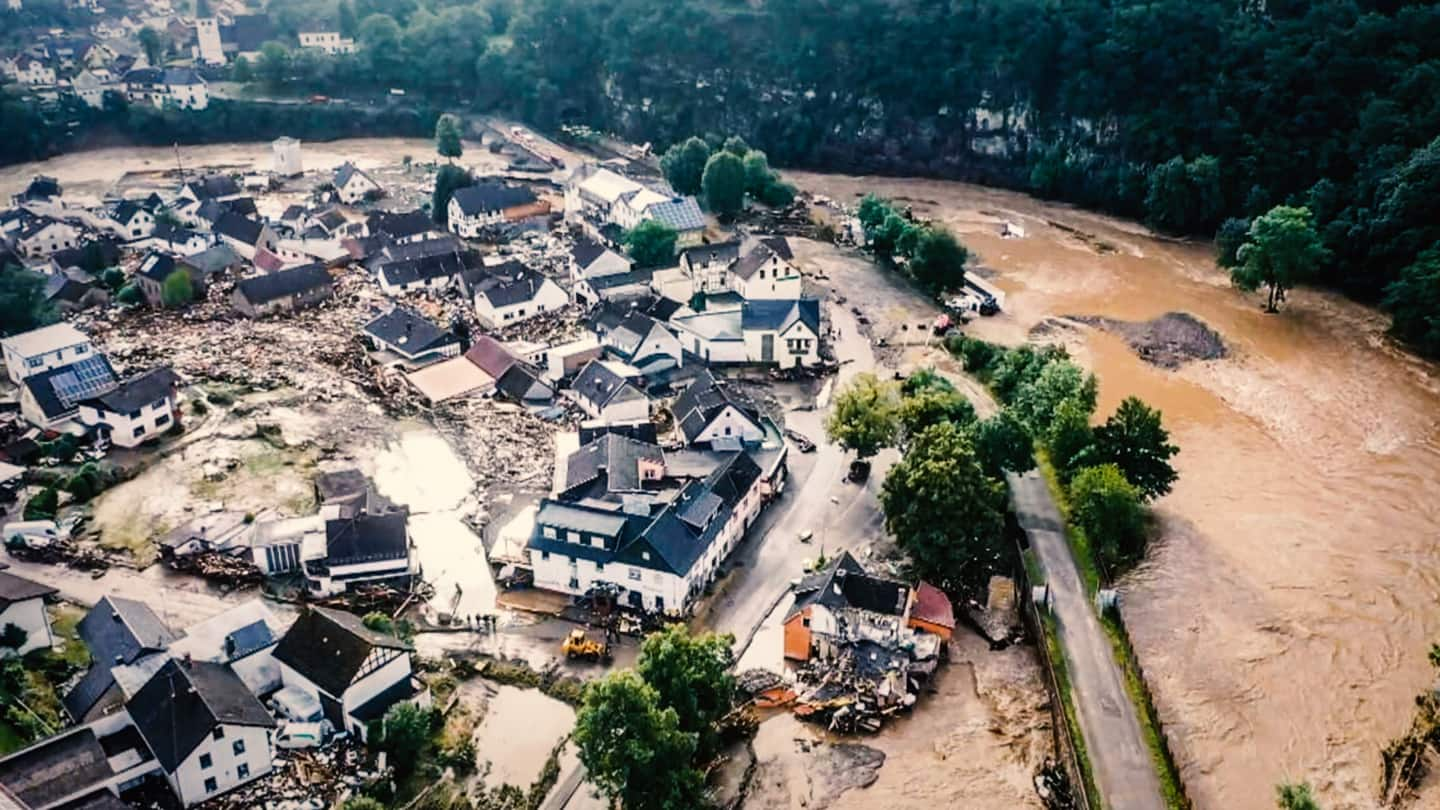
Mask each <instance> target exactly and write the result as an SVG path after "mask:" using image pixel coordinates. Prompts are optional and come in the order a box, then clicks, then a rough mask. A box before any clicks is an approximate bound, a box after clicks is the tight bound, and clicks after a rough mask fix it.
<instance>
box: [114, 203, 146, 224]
mask: <svg viewBox="0 0 1440 810" xmlns="http://www.w3.org/2000/svg"><path fill="white" fill-rule="evenodd" d="M144 213H149V212H148V211H146V210H145V209H144V207H142V206H141V205H140V203H138V202H136V201H135V200H121V201H120V202H118V203H116V204H115V207H114V208H111V209H110V218H111V219H113V220H115V221H116V222H118V223H120V224H121V225H128V224H130V220H132V219H134V218H135V216H136V215H137V214H144Z"/></svg>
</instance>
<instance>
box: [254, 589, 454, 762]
mask: <svg viewBox="0 0 1440 810" xmlns="http://www.w3.org/2000/svg"><path fill="white" fill-rule="evenodd" d="M410 653H411V648H410V645H408V644H406V643H405V642H403V641H400V640H399V639H397V638H395V637H393V636H390V635H386V634H384V633H380V632H377V631H374V630H371V629H370V628H368V627H366V626H365V625H364V624H363V623H362V622H361V621H360V619H359V618H358V617H356V616H353V615H351V614H349V613H344V612H341V611H337V610H327V609H325V608H320V607H308V608H306V609H305V610H304V611H303V612H302V613H301V614H300V618H298V619H296V620H295V623H294V624H292V625H290V629H289V630H287V631H285V636H284V638H282V639H280V644H279V646H277V647H276V648H275V660H276V661H277V662H278V663H279V664H280V677H281V679H282V680H283V681H284V683H285V686H286V687H287V688H288V687H296V688H298V689H302V690H304V691H305V692H307V693H309V694H311V695H314V696H316V697H318V698H319V699H320V705H321V708H322V709H323V711H324V713H325V717H326V719H328V720H329V721H330V722H331V723H333V724H334V725H335V727H336V728H337V729H344V730H347V731H350V732H351V733H353V734H355V735H356V736H358V737H359V738H360V739H361V740H364V739H365V736H366V733H367V731H368V729H367V726H368V725H369V724H370V722H371V721H373V720H376V719H379V718H381V717H384V716H385V712H386V710H387V709H389V708H390V707H391V706H393V705H395V704H396V703H401V702H407V701H408V702H417V703H420V704H421V705H428V703H429V699H430V694H429V692H428V691H427V690H426V689H425V688H424V686H423V685H422V684H421V683H420V682H419V681H418V680H417V679H416V678H415V676H414V674H413V673H412V671H411V667H410Z"/></svg>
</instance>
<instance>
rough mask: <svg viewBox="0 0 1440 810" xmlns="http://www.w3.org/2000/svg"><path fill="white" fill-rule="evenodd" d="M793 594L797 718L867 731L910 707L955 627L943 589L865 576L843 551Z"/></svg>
mask: <svg viewBox="0 0 1440 810" xmlns="http://www.w3.org/2000/svg"><path fill="white" fill-rule="evenodd" d="M793 590H794V594H795V604H794V606H793V607H791V609H790V612H789V613H788V615H787V616H786V618H785V625H784V627H785V657H786V659H788V660H789V661H790V662H791V663H793V664H795V665H796V666H797V683H796V687H795V692H796V700H795V713H796V714H797V715H799V716H801V717H806V718H811V719H815V720H818V721H821V722H825V723H827V724H828V725H829V727H830V728H831V729H832V730H834V731H840V732H851V731H872V732H873V731H878V730H879V729H880V726H881V725H882V724H883V723H884V720H885V718H886V717H889V716H891V715H893V714H895V713H897V712H900V711H904V710H906V709H909V708H911V707H912V706H914V705H915V702H916V699H917V696H918V694H919V692H920V689H921V688H922V687H923V686H924V685H925V683H926V682H927V681H928V680H929V679H930V677H931V676H932V675H933V674H934V673H935V670H936V668H937V667H938V666H939V664H940V661H941V660H942V657H943V654H944V649H945V643H946V642H947V641H949V639H950V637H951V635H952V633H953V632H954V629H955V614H954V610H953V608H952V606H951V604H950V600H949V598H948V597H947V596H945V594H944V593H943V592H942V591H940V590H939V589H938V588H936V587H934V586H933V585H930V584H928V583H925V582H921V583H919V584H918V585H916V586H914V587H911V586H910V585H907V584H906V583H903V582H899V581H896V580H892V579H887V578H884V577H881V576H877V575H875V574H871V573H869V572H867V571H866V570H865V568H864V567H863V566H862V565H861V564H860V563H859V561H857V560H856V559H855V558H854V557H852V556H851V555H850V554H849V553H848V552H846V553H842V554H841V555H840V556H839V557H837V558H836V559H835V560H834V561H832V562H831V563H830V564H829V565H827V566H825V567H824V568H822V569H821V570H819V571H817V572H815V573H813V574H810V575H808V576H806V577H805V578H803V579H802V580H800V582H798V583H797V584H796V585H795V586H794V588H793Z"/></svg>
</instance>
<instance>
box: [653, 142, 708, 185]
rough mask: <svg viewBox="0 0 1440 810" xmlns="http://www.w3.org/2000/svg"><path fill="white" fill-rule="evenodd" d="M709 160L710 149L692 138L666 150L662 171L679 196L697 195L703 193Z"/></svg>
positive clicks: (661, 163) (661, 165) (662, 160)
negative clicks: (706, 165) (702, 187)
mask: <svg viewBox="0 0 1440 810" xmlns="http://www.w3.org/2000/svg"><path fill="white" fill-rule="evenodd" d="M709 160H710V147H709V146H708V145H707V144H706V143H705V141H703V140H701V139H700V138H696V137H693V136H692V137H690V138H687V139H686V140H685V141H683V142H681V143H677V144H675V145H674V146H671V147H670V148H669V149H667V150H665V154H664V155H662V156H661V157H660V170H661V171H663V172H664V173H665V179H666V180H667V181H668V182H669V183H670V187H671V188H673V189H675V192H676V193H677V194H689V195H696V194H699V193H700V191H701V180H702V178H703V177H704V175H705V164H706V163H707V162H708V161H709Z"/></svg>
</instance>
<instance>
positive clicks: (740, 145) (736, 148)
mask: <svg viewBox="0 0 1440 810" xmlns="http://www.w3.org/2000/svg"><path fill="white" fill-rule="evenodd" d="M724 149H725V151H726V152H729V153H730V154H732V155H734V156H735V157H738V158H744V157H745V156H746V155H748V154H750V144H748V143H745V139H744V138H742V137H740V136H739V135H731V136H730V137H728V138H726V139H725V146H724Z"/></svg>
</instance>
